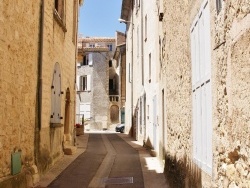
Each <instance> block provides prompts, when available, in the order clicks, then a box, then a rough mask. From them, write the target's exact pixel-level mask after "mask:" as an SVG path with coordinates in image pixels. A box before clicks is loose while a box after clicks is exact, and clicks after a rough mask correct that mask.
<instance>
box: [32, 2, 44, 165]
mask: <svg viewBox="0 0 250 188" xmlns="http://www.w3.org/2000/svg"><path fill="white" fill-rule="evenodd" d="M40 10H41V11H40V20H39V22H40V25H39V43H38V65H37V68H38V71H37V78H38V79H37V97H36V101H37V102H36V126H35V144H34V145H35V148H34V154H35V163H36V164H37V165H38V164H39V161H38V158H39V154H40V130H41V127H42V81H43V80H42V67H43V66H42V64H43V38H44V0H41V9H40Z"/></svg>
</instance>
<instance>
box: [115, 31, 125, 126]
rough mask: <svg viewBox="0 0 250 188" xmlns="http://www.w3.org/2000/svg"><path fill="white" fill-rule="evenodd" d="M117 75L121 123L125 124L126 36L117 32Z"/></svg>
mask: <svg viewBox="0 0 250 188" xmlns="http://www.w3.org/2000/svg"><path fill="white" fill-rule="evenodd" d="M114 60H116V61H115V67H116V74H117V77H118V80H119V82H118V84H117V86H118V87H117V88H118V94H119V102H118V106H119V109H120V110H119V123H125V102H126V78H127V77H126V36H125V34H124V33H121V32H118V31H117V32H116V50H115V53H114Z"/></svg>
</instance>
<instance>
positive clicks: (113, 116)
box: [110, 105, 119, 123]
mask: <svg viewBox="0 0 250 188" xmlns="http://www.w3.org/2000/svg"><path fill="white" fill-rule="evenodd" d="M110 121H111V123H118V122H119V107H118V106H117V105H112V106H111V107H110Z"/></svg>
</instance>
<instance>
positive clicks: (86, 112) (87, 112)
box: [79, 103, 91, 119]
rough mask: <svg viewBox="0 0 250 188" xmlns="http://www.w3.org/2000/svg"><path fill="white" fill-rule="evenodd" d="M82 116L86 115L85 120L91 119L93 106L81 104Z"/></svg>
mask: <svg viewBox="0 0 250 188" xmlns="http://www.w3.org/2000/svg"><path fill="white" fill-rule="evenodd" d="M79 109H80V113H79V114H80V115H81V116H82V115H84V119H89V118H90V117H91V116H90V109H91V106H90V103H80V107H79Z"/></svg>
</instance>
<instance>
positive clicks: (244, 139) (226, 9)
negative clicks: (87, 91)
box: [121, 0, 250, 188]
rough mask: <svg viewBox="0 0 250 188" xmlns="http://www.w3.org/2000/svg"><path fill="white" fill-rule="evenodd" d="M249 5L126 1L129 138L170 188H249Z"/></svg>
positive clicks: (207, 0)
mask: <svg viewBox="0 0 250 188" xmlns="http://www.w3.org/2000/svg"><path fill="white" fill-rule="evenodd" d="M249 3H250V2H249V0H247V1H244V0H239V1H233V0H229V1H223V0H203V1H199V0H192V1H176V0H170V1H164V0H162V1H153V2H152V1H150V2H149V1H140V0H134V1H132V0H123V3H122V11H121V18H122V19H123V21H124V22H125V23H126V24H127V33H126V34H127V41H126V42H127V47H126V48H127V51H126V54H127V55H126V61H127V85H126V86H127V88H126V105H125V106H126V108H125V111H126V122H125V123H126V125H127V132H129V131H130V130H132V131H131V132H132V135H133V136H134V137H135V138H136V139H138V140H139V141H141V142H142V141H145V142H146V144H147V145H149V146H151V147H152V149H153V150H154V151H155V152H153V153H154V154H155V155H156V156H157V157H159V159H160V160H163V162H164V164H165V170H164V173H165V174H166V178H167V181H168V183H169V186H170V187H209V188H210V187H250V180H249V179H250V178H249V177H250V170H249V165H250V159H249V157H248V156H249V155H250V153H249V152H250V150H249V128H250V124H249V122H250V121H249V118H250V114H249V110H248V107H249V101H250V94H249V93H250V92H249V88H250V87H249V78H248V77H249V76H247V75H249V67H250V66H249V65H250V61H249V59H250V58H249V54H250V49H249V39H250V37H249V35H250V24H249V23H250V22H249V17H250V15H249V13H250V12H249V10H250V4H249ZM145 26H147V27H145ZM141 28H142V30H141ZM145 37H146V38H145ZM150 59H151V61H150ZM150 64H151V65H150ZM150 70H151V71H150Z"/></svg>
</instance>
